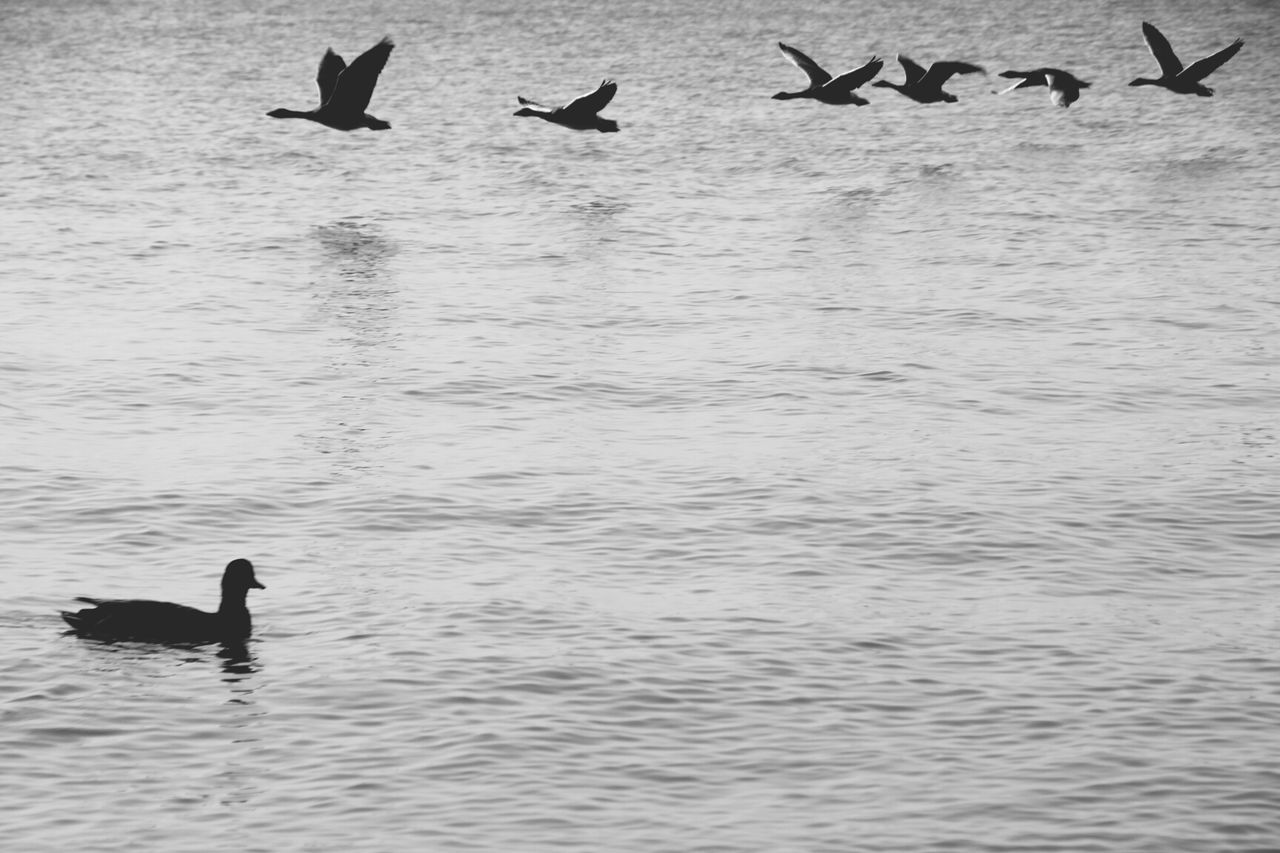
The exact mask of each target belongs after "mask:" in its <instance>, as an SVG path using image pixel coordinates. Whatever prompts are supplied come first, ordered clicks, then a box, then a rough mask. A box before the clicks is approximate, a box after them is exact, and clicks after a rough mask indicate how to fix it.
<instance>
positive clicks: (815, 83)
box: [773, 42, 884, 107]
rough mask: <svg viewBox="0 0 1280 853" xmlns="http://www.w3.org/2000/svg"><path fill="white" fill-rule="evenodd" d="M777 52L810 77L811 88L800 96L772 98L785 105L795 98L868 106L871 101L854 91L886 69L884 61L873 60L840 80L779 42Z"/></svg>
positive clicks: (791, 95) (781, 94)
mask: <svg viewBox="0 0 1280 853" xmlns="http://www.w3.org/2000/svg"><path fill="white" fill-rule="evenodd" d="M778 48H779V49H780V50H781V51H782V55H783V56H785V57H786V58H787V59H788V60H790V61H791V64H792V65H794V66H795V67H796V68H799V69H800V70H801V71H803V72H804V73H805V74H806V75H808V77H809V88H807V89H804V90H803V91H800V92H779V93H778V94H776V95H774V96H773V97H774V99H775V100H779V101H786V100H790V99H792V98H812V99H813V100H815V101H821V102H822V103H824V104H854V105H855V106H859V107H861V106H865V105H866V104H869V103H870V101H868V100H867V99H866V98H861V97H859V96H857V95H855V94H853V90H854V89H856V88H858V87H859V86H861V85H863V84H864V83H867V82H870V80H871V78H872V77H874V76H876V75H877V74H879V73H880V69H881V68H883V67H884V60H883V59H880V58H879V57H875V56H873V57H871V59H870V61H868V62H867V63H866V64H865V65H862V66H859V67H858V68H855V69H853V70H852V71H846V72H845V73H843V74H841V75H840V76H838V77H832V76H831V75H830V74H828V73H827V72H826V70H825V69H824V68H823V67H822V66H821V65H819V64H818V63H816V62H814V61H813V60H812V59H810V58H809V57H807V56H805V55H804V54H803V53H801V52H800V51H798V50H796V49H795V48H794V47H791V46H790V45H786V44H783V43H782V42H778Z"/></svg>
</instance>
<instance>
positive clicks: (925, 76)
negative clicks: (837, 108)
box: [871, 54, 987, 104]
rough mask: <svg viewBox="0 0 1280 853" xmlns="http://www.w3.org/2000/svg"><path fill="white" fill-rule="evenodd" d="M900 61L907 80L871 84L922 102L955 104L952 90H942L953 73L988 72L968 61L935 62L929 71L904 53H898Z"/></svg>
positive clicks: (880, 81)
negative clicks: (895, 90) (893, 90)
mask: <svg viewBox="0 0 1280 853" xmlns="http://www.w3.org/2000/svg"><path fill="white" fill-rule="evenodd" d="M898 63H899V64H900V65H901V66H902V70H903V71H905V72H906V74H907V79H906V81H905V82H903V83H890V82H889V81H888V80H877V81H876V82H874V83H872V84H871V85H872V86H884V87H885V88H888V89H897V90H898V91H899V92H901V93H902V94H904V95H906V96H907V97H908V98H910V99H911V100H913V101H918V102H919V103H922V104H935V103H937V102H939V101H946V102H947V103H948V104H953V103H955V102H956V101H957V100H959V99H958V98H957V97H956V96H955V95H953V94H951V93H950V92H944V91H943V90H942V84H944V83H946V82H947V81H948V80H950V79H951V75H953V74H973V73H975V72H976V73H980V74H986V73H987V72H986V71H985V70H984V69H983V68H981V67H980V66H977V65H970V64H969V63H968V62H935V63H933V65H930V66H929V70H928V71H925V70H924V69H923V68H922V67H920V65H919V64H918V63H916V62H913V61H912V60H910V59H908V58H907V57H905V56H903V55H902V54H898Z"/></svg>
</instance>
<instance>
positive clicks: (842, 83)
mask: <svg viewBox="0 0 1280 853" xmlns="http://www.w3.org/2000/svg"><path fill="white" fill-rule="evenodd" d="M881 68H884V60H883V59H881V58H880V57H878V56H873V57H871V59H870V60H869V61H868V62H867V64H866V65H862V66H860V67H858V68H855V69H853V70H852V71H846V72H845V73H843V74H841V75H840V76H839V77H836V78H833V79H832V80H831V82H830V83H828V84H827V88H828V89H839V90H841V91H845V92H852V91H853V90H854V89H856V88H858V87H859V86H863V85H866V84H867V83H869V82H871V78H873V77H875V76H876V75H877V74H879V73H880V69H881Z"/></svg>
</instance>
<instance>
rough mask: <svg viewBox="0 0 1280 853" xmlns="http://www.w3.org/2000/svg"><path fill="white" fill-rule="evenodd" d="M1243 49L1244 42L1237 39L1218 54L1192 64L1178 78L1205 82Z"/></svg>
mask: <svg viewBox="0 0 1280 853" xmlns="http://www.w3.org/2000/svg"><path fill="white" fill-rule="evenodd" d="M1242 47H1244V40H1243V39H1236V40H1235V41H1233V42H1232V43H1231V44H1229V45H1227V46H1226V47H1224V48H1223V49H1222V50H1220V51H1218V52H1217V53H1215V54H1212V55H1211V56H1206V57H1205V58H1204V59H1198V60H1196V61H1195V62H1193V63H1191V64H1190V65H1188V66H1187V67H1186V68H1184V69H1183V70H1182V73H1181V74H1179V75H1178V76H1179V77H1181V78H1182V79H1183V80H1197V81H1198V80H1203V79H1204V78H1206V77H1208V76H1209V75H1210V74H1212V73H1213V72H1215V71H1217V70H1218V69H1219V68H1221V67H1222V66H1223V64H1224V63H1225V62H1226V61H1227V60H1228V59H1230V58H1231V57H1233V56H1235V55H1236V54H1237V53H1239V52H1240V48H1242Z"/></svg>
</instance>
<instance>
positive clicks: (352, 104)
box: [267, 38, 395, 130]
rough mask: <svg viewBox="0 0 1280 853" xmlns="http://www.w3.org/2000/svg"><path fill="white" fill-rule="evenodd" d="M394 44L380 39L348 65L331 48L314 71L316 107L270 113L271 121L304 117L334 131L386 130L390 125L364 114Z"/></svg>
mask: <svg viewBox="0 0 1280 853" xmlns="http://www.w3.org/2000/svg"><path fill="white" fill-rule="evenodd" d="M394 47H395V45H394V44H392V43H391V39H390V38H384V39H383V40H382V41H380V42H378V43H377V44H375V45H374V46H373V47H371V48H369V49H368V50H366V51H365V52H364V53H362V54H360V56H358V57H356V59H355V61H354V62H352V63H351V64H350V65H347V63H346V62H344V61H343V60H342V57H341V56H338V54H336V53H334V52H333V48H329V49H328V50H326V51H325V54H324V58H323V59H321V60H320V70H319V71H317V72H316V85H318V86H319V87H320V106H318V107H316V108H315V109H314V110H306V111H299V110H288V109H283V108H281V109H278V110H272V111H271V112H269V113H267V115H269V116H271V117H272V118H305V119H309V120H310V121H314V122H319V123H320V124H323V125H324V126H325V127H332V128H334V129H335V130H355V129H356V128H359V127H367V128H369V129H370V130H390V129H391V125H390V124H388V123H387V122H385V121H383V120H382V119H380V118H374V117H373V116H371V115H369V114H368V113H366V112H365V110H366V109H368V107H369V100H370V99H371V98H372V97H373V87H374V86H376V85H378V75H379V74H381V73H382V69H383V66H385V65H386V64H387V57H389V56H391V50H392V48H394Z"/></svg>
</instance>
